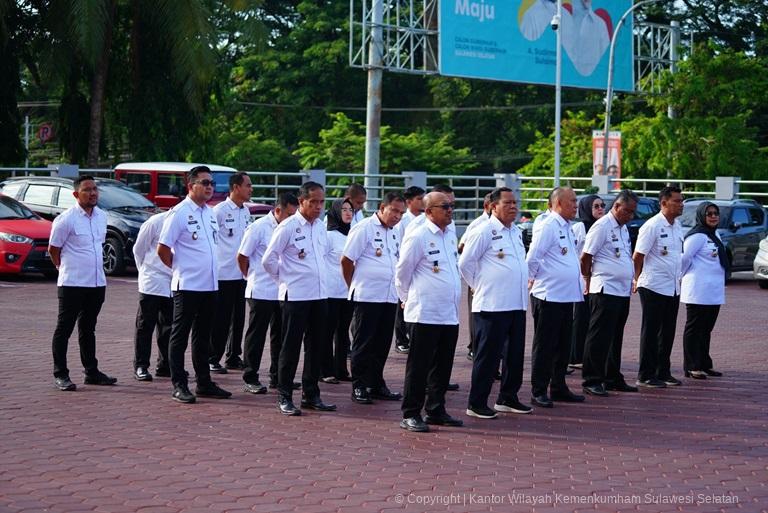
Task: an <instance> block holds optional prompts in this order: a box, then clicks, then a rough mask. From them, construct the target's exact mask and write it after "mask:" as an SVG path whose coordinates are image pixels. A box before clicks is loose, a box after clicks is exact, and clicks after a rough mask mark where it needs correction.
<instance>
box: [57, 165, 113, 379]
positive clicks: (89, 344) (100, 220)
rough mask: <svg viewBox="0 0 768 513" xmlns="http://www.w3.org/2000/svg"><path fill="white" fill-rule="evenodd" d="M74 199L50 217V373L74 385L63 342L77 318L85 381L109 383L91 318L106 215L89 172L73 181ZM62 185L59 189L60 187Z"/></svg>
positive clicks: (102, 285) (97, 297) (96, 306)
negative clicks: (54, 289) (53, 311)
mask: <svg viewBox="0 0 768 513" xmlns="http://www.w3.org/2000/svg"><path fill="white" fill-rule="evenodd" d="M72 185H73V187H74V192H73V195H74V197H75V199H76V200H77V202H76V203H75V204H74V205H73V206H72V207H70V208H69V209H67V210H65V211H64V212H63V213H62V214H61V215H60V216H58V217H57V218H56V219H54V220H53V227H52V228H51V237H50V244H49V246H48V253H50V255H51V261H52V262H53V265H55V266H56V268H57V269H58V270H59V278H58V280H57V282H56V285H57V286H58V297H59V314H58V317H57V319H56V329H55V331H54V332H53V343H52V346H53V378H54V385H55V386H56V388H58V389H59V390H63V391H73V390H75V389H76V388H77V386H76V385H75V384H74V383H72V380H70V379H69V369H68V368H67V347H68V346H69V337H70V336H71V335H72V332H73V331H74V329H75V323H77V332H78V342H79V345H80V361H81V362H82V364H83V367H84V368H85V384H86V385H114V384H115V383H117V379H115V378H112V377H110V376H107V375H106V374H104V373H103V372H101V371H100V370H99V362H98V360H96V320H97V318H98V316H99V312H100V311H101V305H102V304H103V303H104V292H105V290H106V287H107V279H106V277H105V276H104V266H103V258H102V244H104V240H105V238H106V235H107V215H106V214H105V213H104V212H103V211H102V210H101V209H100V208H99V207H97V206H96V204H97V203H98V201H99V189H98V187H97V186H96V182H95V181H94V179H93V177H92V176H87V175H84V176H81V177H79V178H76V179H75V180H74V182H73V184H72ZM63 190H64V189H62V191H63Z"/></svg>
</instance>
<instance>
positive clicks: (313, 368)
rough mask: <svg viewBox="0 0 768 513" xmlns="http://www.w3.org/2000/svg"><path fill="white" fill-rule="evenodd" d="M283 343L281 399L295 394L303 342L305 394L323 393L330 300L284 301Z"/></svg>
mask: <svg viewBox="0 0 768 513" xmlns="http://www.w3.org/2000/svg"><path fill="white" fill-rule="evenodd" d="M280 310H281V311H282V314H283V344H282V347H281V348H280V359H279V361H278V364H277V392H278V394H280V396H281V397H282V398H285V399H291V398H292V397H293V378H294V377H296V368H297V367H298V366H299V356H300V353H301V343H302V340H303V341H304V369H303V371H302V373H301V388H302V391H303V392H302V393H303V394H304V396H305V397H306V398H307V399H310V400H311V399H315V398H317V397H319V396H320V387H318V386H317V380H318V379H319V377H320V355H321V350H320V347H321V343H322V342H321V340H322V337H323V336H324V335H325V330H326V328H325V325H326V322H327V320H328V319H327V317H328V301H327V300H325V299H316V300H312V301H281V302H280Z"/></svg>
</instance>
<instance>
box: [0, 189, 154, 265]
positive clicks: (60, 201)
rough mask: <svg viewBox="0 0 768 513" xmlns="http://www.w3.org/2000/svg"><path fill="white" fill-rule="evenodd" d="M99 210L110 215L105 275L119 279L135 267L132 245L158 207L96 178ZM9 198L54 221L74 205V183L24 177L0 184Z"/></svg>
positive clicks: (140, 196) (137, 195) (105, 243)
mask: <svg viewBox="0 0 768 513" xmlns="http://www.w3.org/2000/svg"><path fill="white" fill-rule="evenodd" d="M96 184H97V185H98V187H99V208H101V209H102V210H104V212H105V213H106V214H107V239H106V242H104V272H105V273H106V274H108V275H117V274H121V273H123V272H124V271H125V268H126V266H128V265H133V244H134V242H136V236H137V235H138V233H139V228H140V227H141V225H142V223H144V221H146V220H147V219H148V218H149V217H150V216H151V215H152V214H154V213H156V212H159V209H158V208H157V205H155V204H154V203H152V202H151V201H149V200H148V199H146V198H145V197H144V196H142V195H141V194H139V193H137V192H136V191H134V190H133V189H131V188H130V187H128V186H127V185H125V184H124V183H122V182H118V181H117V180H110V179H107V178H96ZM0 189H2V191H3V194H5V195H6V196H11V197H13V198H16V199H17V200H19V201H21V202H22V203H24V204H25V205H27V207H29V208H30V209H31V210H32V211H33V212H35V213H36V214H38V215H40V216H41V217H44V218H45V219H49V220H51V221H52V220H53V219H54V218H55V217H56V216H58V215H59V214H61V213H62V212H64V211H65V210H66V209H68V208H69V207H71V206H72V205H74V204H75V197H74V196H73V194H72V193H73V191H74V188H73V186H72V179H70V178H58V177H49V176H21V177H16V178H9V179H7V180H5V181H4V182H2V183H0Z"/></svg>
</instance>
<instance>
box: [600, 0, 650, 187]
mask: <svg viewBox="0 0 768 513" xmlns="http://www.w3.org/2000/svg"><path fill="white" fill-rule="evenodd" d="M658 1H659V0H642V1H640V2H637V3H636V4H634V5H633V6H632V7H630V8H629V9H627V10H626V12H625V13H624V14H623V15H622V16H621V18H620V19H619V22H618V23H617V24H616V29H615V30H614V31H613V37H611V50H610V52H609V53H608V85H607V87H606V89H605V129H604V131H603V172H604V173H607V172H608V132H609V130H610V129H611V105H612V104H613V53H614V51H615V50H616V41H617V40H618V37H617V36H618V34H619V30H621V26H622V25H623V24H624V20H625V19H627V16H629V15H630V14H632V12H633V11H634V10H635V9H637V8H638V7H640V6H643V5H646V4H651V3H654V2H658ZM603 192H607V191H603Z"/></svg>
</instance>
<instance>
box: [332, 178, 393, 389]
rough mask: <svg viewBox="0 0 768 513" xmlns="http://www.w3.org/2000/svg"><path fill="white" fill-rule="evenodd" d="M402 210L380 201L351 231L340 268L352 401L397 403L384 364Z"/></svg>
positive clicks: (389, 199) (389, 341) (388, 200)
mask: <svg viewBox="0 0 768 513" xmlns="http://www.w3.org/2000/svg"><path fill="white" fill-rule="evenodd" d="M404 211H405V200H404V199H403V197H402V196H400V195H399V194H395V193H391V192H390V193H388V194H387V195H386V196H384V199H383V200H382V202H381V204H380V205H379V210H377V211H376V212H375V213H374V214H373V215H372V216H370V217H367V218H365V219H364V220H362V221H361V222H359V223H357V224H356V225H355V227H354V228H352V230H351V231H350V232H349V235H348V237H347V243H346V245H345V247H344V252H343V254H342V257H341V269H342V272H343V274H344V280H345V281H346V282H347V286H348V287H349V297H348V299H349V300H350V301H352V303H353V305H354V313H353V316H352V325H351V328H352V351H351V370H352V400H353V401H355V402H357V403H360V404H370V403H371V402H372V400H371V399H383V400H385V401H399V400H400V399H401V398H402V395H400V394H399V393H396V392H392V391H391V390H390V389H389V387H387V384H386V382H385V381H384V365H385V364H386V361H387V355H388V354H389V349H390V346H391V344H392V329H393V327H394V324H395V310H396V308H397V303H398V298H397V290H395V266H396V265H397V259H398V257H399V256H400V231H399V230H397V229H395V226H396V225H397V223H399V222H400V217H401V216H402V215H403V212H404Z"/></svg>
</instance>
